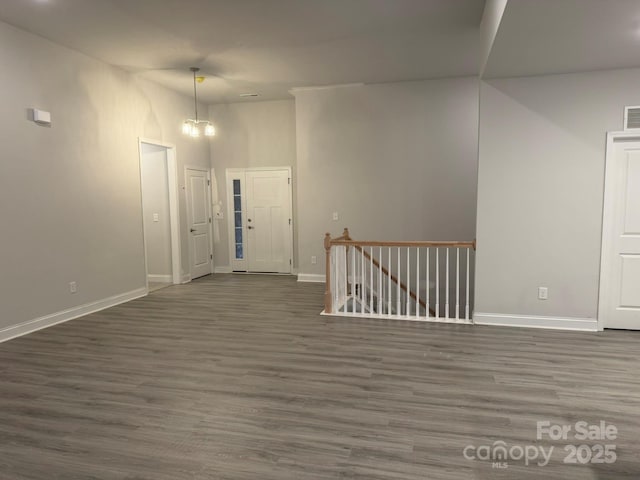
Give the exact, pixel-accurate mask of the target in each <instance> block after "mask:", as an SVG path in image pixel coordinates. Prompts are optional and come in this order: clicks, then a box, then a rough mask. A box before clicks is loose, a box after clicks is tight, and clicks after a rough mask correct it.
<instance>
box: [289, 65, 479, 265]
mask: <svg viewBox="0 0 640 480" xmlns="http://www.w3.org/2000/svg"><path fill="white" fill-rule="evenodd" d="M296 130H297V152H298V164H297V171H298V176H297V179H298V182H297V188H298V191H297V195H298V212H299V213H298V235H299V271H300V273H304V274H324V262H323V260H322V259H323V255H324V249H323V244H322V240H323V236H324V234H325V232H331V233H332V234H333V235H336V236H337V235H338V234H340V233H341V231H342V229H343V228H344V227H349V228H350V230H351V234H352V237H353V238H356V239H362V240H365V239H366V240H471V239H473V238H474V236H475V211H476V176H477V169H476V166H477V144H478V80H477V79H475V78H457V79H446V80H431V81H419V82H403V83H390V84H379V85H366V86H355V87H341V88H332V89H316V90H302V91H298V92H296ZM333 212H338V213H339V217H340V218H339V221H337V222H335V221H333V220H332V213H333ZM312 255H314V256H317V258H318V263H317V264H316V265H312V264H311V256H312Z"/></svg>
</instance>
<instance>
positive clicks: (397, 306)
mask: <svg viewBox="0 0 640 480" xmlns="http://www.w3.org/2000/svg"><path fill="white" fill-rule="evenodd" d="M396 276H397V277H398V281H397V282H396V285H397V286H398V288H397V293H396V295H397V298H396V310H397V311H396V315H400V314H401V313H402V312H401V311H400V299H401V295H400V279H401V278H402V277H401V276H400V247H398V273H397V274H396Z"/></svg>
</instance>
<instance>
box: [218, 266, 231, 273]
mask: <svg viewBox="0 0 640 480" xmlns="http://www.w3.org/2000/svg"><path fill="white" fill-rule="evenodd" d="M232 271H233V270H231V266H230V265H220V266H219V267H215V268H214V270H213V273H231V272H232Z"/></svg>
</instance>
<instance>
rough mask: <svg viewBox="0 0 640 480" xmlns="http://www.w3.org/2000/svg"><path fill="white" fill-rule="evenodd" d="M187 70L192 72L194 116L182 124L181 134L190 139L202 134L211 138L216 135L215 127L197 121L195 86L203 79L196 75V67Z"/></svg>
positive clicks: (206, 121)
mask: <svg viewBox="0 0 640 480" xmlns="http://www.w3.org/2000/svg"><path fill="white" fill-rule="evenodd" d="M189 70H191V71H192V72H193V104H194V107H195V108H194V110H195V115H194V118H189V119H187V120H185V121H184V123H183V124H182V133H184V134H185V135H189V136H191V137H194V138H197V137H199V136H200V134H202V133H204V135H205V136H207V137H213V136H214V135H215V134H216V129H215V127H214V126H213V125H212V124H211V122H210V121H209V120H199V119H198V88H197V84H198V83H202V82H204V77H198V76H196V74H197V73H198V72H199V71H200V69H199V68H198V67H191V68H190V69H189Z"/></svg>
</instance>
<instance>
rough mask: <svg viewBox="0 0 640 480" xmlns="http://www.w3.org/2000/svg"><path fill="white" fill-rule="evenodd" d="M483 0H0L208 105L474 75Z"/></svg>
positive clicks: (80, 45) (9, 18)
mask: <svg viewBox="0 0 640 480" xmlns="http://www.w3.org/2000/svg"><path fill="white" fill-rule="evenodd" d="M483 8H484V0H0V19H2V20H3V21H5V22H7V23H10V24H12V25H15V26H17V27H19V28H22V29H25V30H28V31H30V32H33V33H35V34H38V35H40V36H42V37H45V38H48V39H50V40H52V41H54V42H56V43H59V44H61V45H65V46H67V47H70V48H73V49H75V50H79V51H81V52H84V53H86V54H88V55H90V56H92V57H94V58H97V59H100V60H103V61H105V62H107V63H110V64H112V65H116V66H119V67H122V68H125V69H127V70H129V71H131V72H133V73H135V74H136V75H140V76H142V77H145V78H148V79H149V80H153V81H155V82H158V83H160V84H163V85H165V86H167V87H170V88H172V89H174V90H177V91H180V92H182V93H185V94H191V92H192V83H191V73H190V72H189V70H188V68H189V67H190V66H199V67H201V68H202V70H203V72H204V74H205V75H207V76H208V78H207V80H206V81H205V82H204V83H203V84H202V85H200V86H199V87H198V92H199V94H200V97H201V99H202V100H203V101H205V102H207V103H218V102H231V101H239V100H241V99H240V98H239V97H238V95H239V94H241V93H249V92H251V93H253V92H255V93H258V94H260V97H258V100H266V99H276V98H288V97H289V93H288V91H289V90H290V89H291V88H293V87H307V86H320V85H335V84H343V83H356V82H358V83H359V82H363V83H379V82H391V81H402V80H416V79H424V78H435V77H446V76H460V75H475V74H477V72H478V55H479V48H478V43H479V35H480V34H479V24H480V20H481V17H482V11H483Z"/></svg>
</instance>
